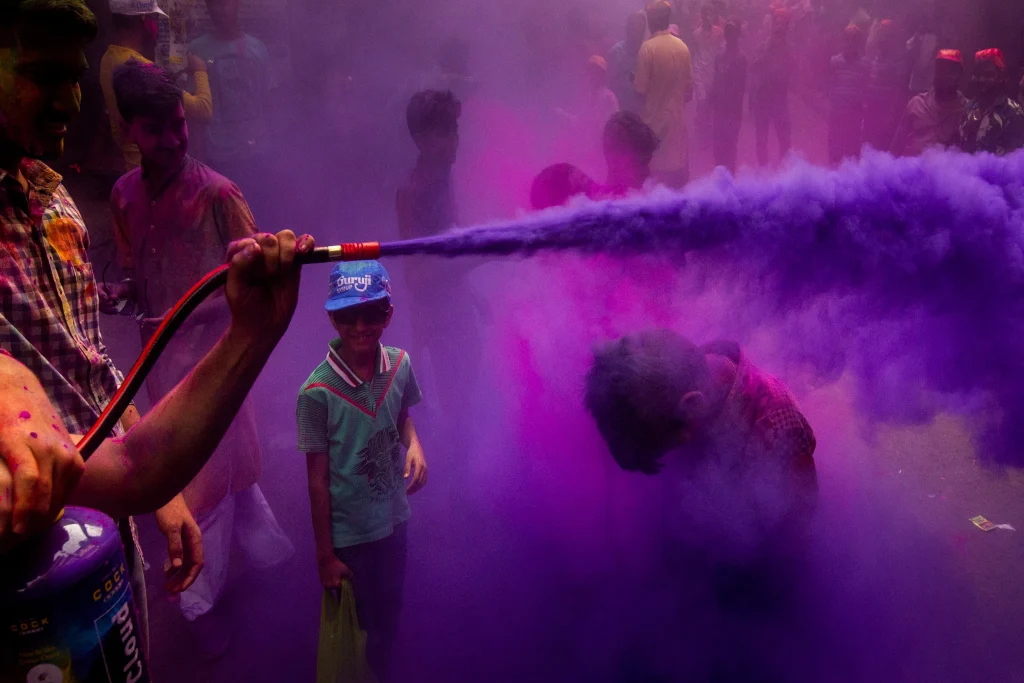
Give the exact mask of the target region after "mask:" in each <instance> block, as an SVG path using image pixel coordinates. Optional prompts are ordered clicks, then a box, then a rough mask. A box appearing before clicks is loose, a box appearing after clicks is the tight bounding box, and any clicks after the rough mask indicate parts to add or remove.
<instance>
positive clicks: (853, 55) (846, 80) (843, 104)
mask: <svg viewBox="0 0 1024 683" xmlns="http://www.w3.org/2000/svg"><path fill="white" fill-rule="evenodd" d="M869 74H870V66H869V65H868V63H867V60H865V59H864V32H863V31H862V30H861V29H860V28H859V27H857V26H854V25H853V24H850V25H849V26H847V27H846V30H845V31H843V51H842V53H840V54H838V55H836V56H834V57H833V58H832V61H831V63H830V64H829V81H830V82H829V116H828V159H829V161H830V162H831V163H833V164H838V163H839V162H840V161H842V160H843V159H846V158H847V157H856V156H857V155H859V154H860V148H861V145H863V143H864V104H865V99H866V97H867V87H868V77H869Z"/></svg>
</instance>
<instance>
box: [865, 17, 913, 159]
mask: <svg viewBox="0 0 1024 683" xmlns="http://www.w3.org/2000/svg"><path fill="white" fill-rule="evenodd" d="M877 35H878V54H877V55H876V56H875V58H874V59H873V60H872V61H871V73H870V76H869V77H868V97H867V107H866V108H865V110H864V141H865V142H867V143H868V144H869V145H871V146H872V147H874V148H875V149H879V150H886V149H889V146H890V145H891V144H892V136H893V134H894V133H895V132H896V127H897V126H898V125H899V121H900V117H901V116H902V115H903V110H904V109H905V108H906V104H907V85H906V83H907V81H906V75H905V74H906V72H905V69H904V65H905V61H904V59H903V50H902V45H903V42H902V41H901V40H900V35H899V31H898V28H897V26H896V23H895V22H894V21H893V20H891V19H883V20H882V21H881V22H879V24H878V32H877Z"/></svg>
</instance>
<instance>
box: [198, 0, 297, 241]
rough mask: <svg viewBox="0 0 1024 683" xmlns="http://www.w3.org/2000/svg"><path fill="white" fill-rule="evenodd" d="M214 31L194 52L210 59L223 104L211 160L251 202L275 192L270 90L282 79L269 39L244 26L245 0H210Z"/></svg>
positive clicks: (209, 141) (213, 126)
mask: <svg viewBox="0 0 1024 683" xmlns="http://www.w3.org/2000/svg"><path fill="white" fill-rule="evenodd" d="M206 8H207V10H208V11H209V13H210V19H211V20H212V22H213V32H212V33H208V34H206V35H202V36H199V37H198V38H196V39H195V40H193V41H192V43H191V44H190V45H189V52H191V53H193V54H195V55H198V56H199V57H200V58H201V59H202V60H203V61H205V62H206V65H207V70H208V71H209V74H210V89H211V91H212V92H213V99H214V102H216V104H217V106H216V107H215V108H214V111H213V118H212V119H211V120H210V123H209V125H208V126H207V127H206V140H205V142H206V145H205V150H206V159H205V161H207V163H209V164H210V166H212V167H213V168H214V169H216V170H217V172H219V173H221V174H223V175H225V176H227V177H228V178H229V179H231V180H232V181H233V182H234V183H235V184H237V185H238V186H239V187H240V188H241V189H242V191H243V192H244V193H245V195H246V196H247V197H249V199H250V201H251V200H253V199H255V198H258V197H268V194H272V193H271V192H270V191H271V189H272V183H273V179H272V177H270V174H269V164H268V159H267V154H268V153H269V150H268V149H267V144H268V134H269V130H268V125H267V114H268V109H269V107H270V92H271V90H273V89H274V88H275V87H276V86H277V83H276V81H275V79H274V70H273V66H272V64H271V61H270V53H269V52H267V48H266V46H265V45H264V44H263V42H262V41H261V40H260V39H259V38H256V37H254V36H251V35H249V34H247V33H245V32H244V31H242V27H241V24H240V23H239V19H238V11H239V0H207V3H206ZM254 213H255V214H256V218H257V219H258V220H260V221H266V220H268V218H269V216H264V215H263V214H270V213H272V205H271V203H270V202H267V201H264V202H260V203H258V205H257V207H256V210H255V211H254Z"/></svg>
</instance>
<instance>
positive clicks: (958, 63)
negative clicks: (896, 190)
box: [890, 50, 967, 156]
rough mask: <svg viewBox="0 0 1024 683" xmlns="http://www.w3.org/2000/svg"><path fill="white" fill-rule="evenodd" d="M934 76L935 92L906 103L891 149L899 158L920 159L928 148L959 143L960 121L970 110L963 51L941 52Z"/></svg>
mask: <svg viewBox="0 0 1024 683" xmlns="http://www.w3.org/2000/svg"><path fill="white" fill-rule="evenodd" d="M933 73H934V74H935V82H934V84H933V85H932V89H931V90H929V91H928V92H926V93H925V94H923V95H917V96H916V97H914V98H913V99H911V100H910V102H908V103H907V111H906V113H905V114H904V115H903V120H902V121H901V122H900V125H899V128H897V129H896V135H895V137H894V138H893V141H892V149H891V150H890V151H891V152H892V153H893V154H894V155H896V156H902V155H908V156H917V155H918V154H921V153H922V152H924V151H925V150H926V149H928V148H929V147H935V146H936V145H939V146H943V147H953V146H956V145H957V144H958V143H959V139H960V122H961V121H962V120H963V116H964V111H965V109H966V108H967V98H966V97H964V96H963V93H961V92H960V82H961V81H962V80H963V77H964V59H963V56H962V55H961V54H960V51H959V50H939V54H938V57H936V59H935V68H934V69H933Z"/></svg>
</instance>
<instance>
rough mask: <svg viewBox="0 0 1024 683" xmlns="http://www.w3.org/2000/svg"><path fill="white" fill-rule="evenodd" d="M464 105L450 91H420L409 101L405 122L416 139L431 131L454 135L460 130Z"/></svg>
mask: <svg viewBox="0 0 1024 683" xmlns="http://www.w3.org/2000/svg"><path fill="white" fill-rule="evenodd" d="M461 115H462V103H461V102H459V100H458V98H457V97H455V95H454V93H452V92H451V91H450V90H445V91H443V92H442V91H440V90H420V91H419V92H418V93H416V94H415V95H413V96H412V99H411V100H409V106H408V108H407V109H406V110H405V122H406V123H407V124H408V126H409V133H411V134H412V137H413V139H416V138H418V137H420V136H421V135H423V134H424V133H428V132H431V131H437V132H440V133H453V132H455V131H456V130H458V128H459V116H461Z"/></svg>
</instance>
